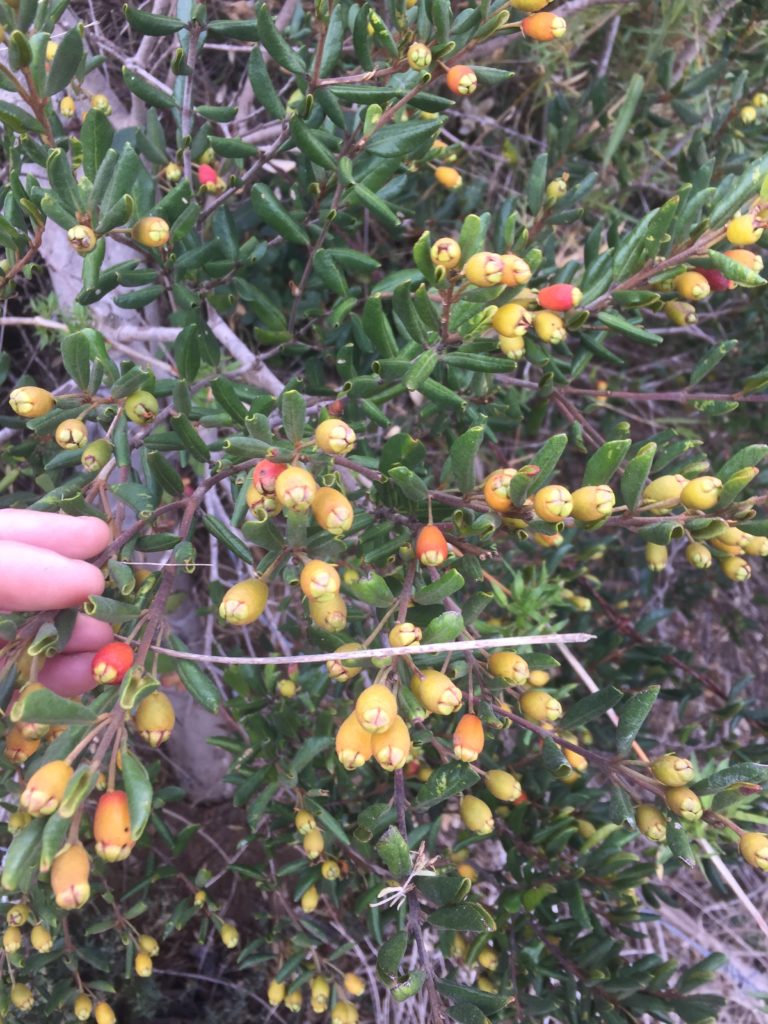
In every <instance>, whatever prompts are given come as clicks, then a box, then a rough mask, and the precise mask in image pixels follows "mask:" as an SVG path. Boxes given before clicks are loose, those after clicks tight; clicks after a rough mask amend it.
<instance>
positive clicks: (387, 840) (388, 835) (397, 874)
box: [376, 825, 411, 881]
mask: <svg viewBox="0 0 768 1024" xmlns="http://www.w3.org/2000/svg"><path fill="white" fill-rule="evenodd" d="M376 851H377V852H378V854H379V856H380V857H381V859H382V860H383V861H384V863H385V864H386V866H387V870H388V871H389V872H390V874H391V875H392V876H393V878H395V879H397V880H398V881H402V880H403V879H405V878H407V877H408V875H409V874H410V871H411V854H410V851H409V849H408V844H407V843H406V841H405V839H403V837H402V835H401V834H400V830H399V829H398V828H397V827H396V826H395V825H390V826H389V828H388V829H387V830H386V832H385V833H384V835H383V836H382V837H381V839H379V841H378V842H377V843H376Z"/></svg>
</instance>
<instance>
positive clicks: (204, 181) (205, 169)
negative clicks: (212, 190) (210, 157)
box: [197, 164, 218, 185]
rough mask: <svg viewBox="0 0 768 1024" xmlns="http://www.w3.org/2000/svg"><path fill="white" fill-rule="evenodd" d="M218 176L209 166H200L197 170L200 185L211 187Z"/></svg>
mask: <svg viewBox="0 0 768 1024" xmlns="http://www.w3.org/2000/svg"><path fill="white" fill-rule="evenodd" d="M217 178H218V174H217V173H216V171H215V170H214V168H213V167H211V166H210V164H200V166H199V167H198V169H197V180H198V181H199V182H200V184H201V185H213V184H214V182H215V181H216V179H217Z"/></svg>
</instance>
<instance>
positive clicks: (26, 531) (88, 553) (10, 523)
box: [0, 508, 111, 558]
mask: <svg viewBox="0 0 768 1024" xmlns="http://www.w3.org/2000/svg"><path fill="white" fill-rule="evenodd" d="M3 540H15V541H18V542H19V543H21V544H31V545H33V546H34V547H38V548H46V549H47V550H48V551H57V552H58V553H59V554H60V555H66V557H67V558H95V556H96V555H99V554H101V552H102V551H103V550H104V548H105V547H106V546H107V544H109V542H110V540H111V537H110V532H109V527H108V526H107V524H106V523H105V522H104V521H103V520H101V519H97V518H96V517H95V516H67V515H62V514H60V513H58V512H34V511H28V510H27V509H23V508H4V509H0V541H3Z"/></svg>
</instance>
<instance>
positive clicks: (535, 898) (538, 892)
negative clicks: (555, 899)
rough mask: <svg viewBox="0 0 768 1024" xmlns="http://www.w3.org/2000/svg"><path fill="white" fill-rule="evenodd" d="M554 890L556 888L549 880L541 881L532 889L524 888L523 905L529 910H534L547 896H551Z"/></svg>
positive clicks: (555, 890)
mask: <svg viewBox="0 0 768 1024" xmlns="http://www.w3.org/2000/svg"><path fill="white" fill-rule="evenodd" d="M556 892H557V888H556V887H555V886H554V885H552V884H551V883H550V882H542V884H541V885H536V886H534V887H533V888H532V889H526V891H525V892H524V893H523V906H524V907H525V909H526V910H527V911H529V912H530V911H532V910H535V909H536V907H538V906H540V905H541V904H542V903H543V902H544V900H545V899H547V897H549V896H553V895H554V894H555V893H556Z"/></svg>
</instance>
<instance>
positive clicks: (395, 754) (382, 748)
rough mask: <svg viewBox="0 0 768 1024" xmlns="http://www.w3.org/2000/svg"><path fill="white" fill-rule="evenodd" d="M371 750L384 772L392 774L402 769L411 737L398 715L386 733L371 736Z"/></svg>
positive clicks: (408, 752) (408, 751) (408, 750)
mask: <svg viewBox="0 0 768 1024" xmlns="http://www.w3.org/2000/svg"><path fill="white" fill-rule="evenodd" d="M371 750H372V752H373V756H374V757H375V758H376V760H377V761H378V763H379V764H380V765H381V767H382V768H383V769H384V771H387V772H393V771H395V770H396V769H398V768H402V767H403V765H404V764H405V762H406V761H407V760H408V755H409V754H410V752H411V737H410V733H409V732H408V726H407V725H406V724H405V722H404V721H403V719H402V718H401V717H400V715H395V717H394V719H393V721H392V724H391V725H390V727H389V728H388V729H387V731H386V732H378V733H375V734H374V735H373V736H372V739H371Z"/></svg>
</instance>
